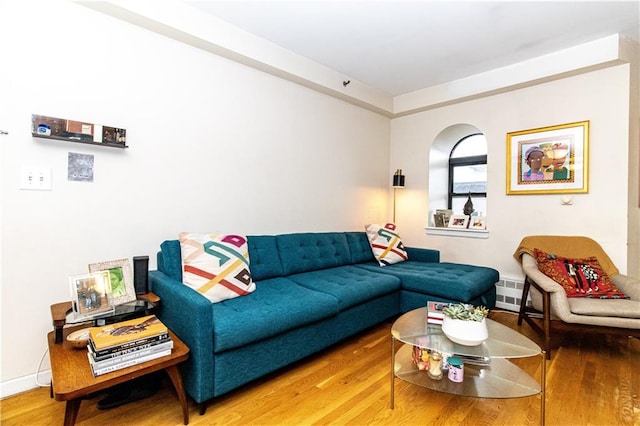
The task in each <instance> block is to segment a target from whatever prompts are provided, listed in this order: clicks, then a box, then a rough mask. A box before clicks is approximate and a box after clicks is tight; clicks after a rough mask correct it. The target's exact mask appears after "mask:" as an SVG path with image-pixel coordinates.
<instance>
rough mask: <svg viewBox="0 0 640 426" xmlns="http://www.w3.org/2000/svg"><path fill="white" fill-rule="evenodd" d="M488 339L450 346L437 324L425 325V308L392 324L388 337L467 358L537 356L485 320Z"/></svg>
mask: <svg viewBox="0 0 640 426" xmlns="http://www.w3.org/2000/svg"><path fill="white" fill-rule="evenodd" d="M486 321H487V329H488V331H489V338H488V339H487V340H485V341H484V343H482V344H481V345H478V346H464V345H459V344H457V343H454V342H452V341H451V340H449V339H448V338H447V336H445V335H444V333H443V332H442V327H441V326H440V325H437V324H427V308H426V307H425V308H419V309H415V310H413V311H410V312H407V313H406V314H404V315H402V316H401V317H400V318H398V319H397V320H396V322H394V323H393V326H392V327H391V335H392V336H393V338H395V339H397V340H400V341H401V342H403V343H407V344H409V345H415V346H419V347H421V348H426V349H432V350H437V351H439V352H444V353H454V354H458V355H465V356H470V357H476V356H477V357H489V358H523V357H530V356H534V355H538V354H540V353H541V352H542V349H541V348H540V346H538V345H536V344H535V343H534V342H533V341H531V340H530V339H528V338H527V337H525V336H523V335H522V334H520V333H518V332H517V331H515V330H512V329H510V328H509V327H507V326H505V325H502V324H500V323H498V322H496V321H492V320H490V319H488V318H487V320H486Z"/></svg>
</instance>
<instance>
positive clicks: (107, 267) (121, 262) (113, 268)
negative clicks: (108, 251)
mask: <svg viewBox="0 0 640 426" xmlns="http://www.w3.org/2000/svg"><path fill="white" fill-rule="evenodd" d="M98 271H109V276H110V279H111V301H112V303H113V305H114V306H117V305H122V304H124V303H128V302H132V301H134V300H136V289H135V287H134V285H133V273H132V272H131V271H132V269H131V262H130V261H129V259H117V260H110V261H106V262H98V263H91V264H89V272H98Z"/></svg>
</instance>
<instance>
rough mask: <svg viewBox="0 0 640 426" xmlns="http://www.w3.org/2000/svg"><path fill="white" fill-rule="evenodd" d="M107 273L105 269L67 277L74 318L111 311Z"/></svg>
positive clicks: (109, 283) (112, 308) (91, 316)
mask: <svg viewBox="0 0 640 426" xmlns="http://www.w3.org/2000/svg"><path fill="white" fill-rule="evenodd" d="M109 275H110V274H109V271H108V270H107V271H98V272H92V273H89V274H79V275H72V276H70V277H69V284H70V286H71V298H72V300H73V311H74V314H75V318H76V319H89V318H93V317H95V316H97V315H102V314H106V313H108V312H113V310H114V306H113V303H112V302H111V298H110V297H109V293H110V292H111V278H110V277H109Z"/></svg>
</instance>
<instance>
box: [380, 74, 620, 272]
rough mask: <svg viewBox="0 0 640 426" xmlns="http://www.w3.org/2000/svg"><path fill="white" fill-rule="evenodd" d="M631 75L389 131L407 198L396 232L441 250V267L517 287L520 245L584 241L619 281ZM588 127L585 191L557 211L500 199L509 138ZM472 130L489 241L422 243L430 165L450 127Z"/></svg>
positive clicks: (415, 118)
mask: <svg viewBox="0 0 640 426" xmlns="http://www.w3.org/2000/svg"><path fill="white" fill-rule="evenodd" d="M628 91H629V66H628V65H620V66H616V67H613V68H607V69H603V70H600V71H595V72H591V73H588V74H582V75H578V76H575V77H570V78H565V79H562V80H557V81H554V82H550V83H546V84H541V85H538V86H533V87H529V88H525V89H521V90H517V91H513V92H509V93H506V94H500V95H496V96H492V97H487V98H483V99H479V100H473V101H469V102H464V103H460V104H456V105H452V106H447V107H443V108H438V109H434V110H431V111H426V112H422V113H418V114H414V115H411V116H407V117H402V118H397V119H394V120H393V121H392V126H391V129H392V131H391V140H392V154H391V156H392V157H391V158H392V163H393V164H394V165H396V166H397V167H402V168H403V170H404V172H405V175H406V180H407V189H406V190H405V191H404V192H403V193H402V199H401V200H399V201H398V207H397V209H398V210H397V213H396V215H397V218H398V219H397V222H398V226H399V230H400V232H401V234H402V236H403V239H405V240H406V243H407V244H408V245H418V246H428V247H434V248H438V249H440V250H441V259H442V260H443V261H453V262H466V263H471V264H480V265H488V266H492V267H494V268H496V269H498V270H499V271H500V274H501V277H502V278H513V279H519V278H521V277H522V274H521V272H520V268H519V264H518V263H517V262H516V261H515V260H514V259H513V257H512V255H513V253H514V251H515V249H516V248H517V246H518V243H519V242H520V240H521V239H522V237H523V236H526V235H532V234H554V233H557V234H566V235H587V236H590V237H592V238H594V239H595V240H597V241H598V242H600V244H601V245H602V246H603V247H604V249H605V250H606V251H607V253H608V254H609V255H610V256H611V258H612V260H613V261H614V263H615V264H616V265H617V266H618V268H619V269H620V270H621V271H622V272H625V271H626V267H627V226H628V224H627V188H628V180H627V179H628V163H627V158H628V145H629V136H628V134H629V130H628V129H629V92H628ZM583 120H589V121H590V122H591V139H590V159H591V163H590V189H589V193H588V194H575V195H573V205H572V206H563V205H561V202H560V200H561V197H562V195H561V194H554V195H530V196H525V195H517V196H516V195H510V196H507V195H506V183H505V182H506V180H505V176H506V171H505V170H506V169H505V168H506V134H507V133H508V132H512V131H518V130H525V129H532V128H538V127H545V126H551V125H555V124H563V123H570V122H576V121H583ZM458 123H466V124H471V125H473V126H475V127H477V128H478V129H480V130H481V131H482V132H484V134H485V136H486V137H487V144H488V191H489V194H488V200H487V203H488V207H487V210H488V211H489V212H490V213H489V216H488V219H487V223H488V229H489V232H490V236H489V238H488V239H486V240H483V239H469V238H459V237H450V236H435V235H425V232H424V227H425V226H426V224H427V223H428V217H427V215H428V212H429V210H431V209H432V208H430V206H429V205H428V188H429V175H428V164H429V161H428V155H429V149H430V146H431V143H432V142H433V141H434V139H435V138H436V137H437V135H438V134H439V133H440V132H441V131H442V130H444V129H446V128H447V127H449V126H451V125H453V124H458Z"/></svg>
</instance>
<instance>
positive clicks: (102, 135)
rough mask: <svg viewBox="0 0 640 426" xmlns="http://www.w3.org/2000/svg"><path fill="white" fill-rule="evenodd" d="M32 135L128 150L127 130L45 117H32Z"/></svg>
mask: <svg viewBox="0 0 640 426" xmlns="http://www.w3.org/2000/svg"><path fill="white" fill-rule="evenodd" d="M31 135H32V136H34V137H37V138H44V139H55V140H62V141H67V142H77V143H84V144H89V145H102V146H109V147H113V148H128V146H127V130H126V129H123V128H120V127H109V126H103V125H101V124H93V123H87V122H84V121H74V120H67V119H63V118H55V117H47V116H45V115H37V114H32V115H31Z"/></svg>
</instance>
